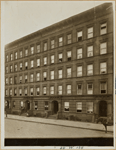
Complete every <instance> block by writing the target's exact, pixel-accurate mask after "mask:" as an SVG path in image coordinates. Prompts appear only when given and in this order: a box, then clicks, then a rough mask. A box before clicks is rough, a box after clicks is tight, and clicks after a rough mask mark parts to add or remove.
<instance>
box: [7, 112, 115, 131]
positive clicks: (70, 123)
mask: <svg viewBox="0 0 116 150" xmlns="http://www.w3.org/2000/svg"><path fill="white" fill-rule="evenodd" d="M7 119H15V120H22V121H26V122H36V123H37V122H38V123H42V124H51V125H58V126H65V127H72V128H81V129H88V130H96V131H104V132H105V128H104V126H103V125H102V124H95V123H89V122H81V121H69V120H60V119H58V120H53V119H46V118H39V117H26V116H18V115H11V114H8V115H7ZM107 132H113V126H108V127H107Z"/></svg>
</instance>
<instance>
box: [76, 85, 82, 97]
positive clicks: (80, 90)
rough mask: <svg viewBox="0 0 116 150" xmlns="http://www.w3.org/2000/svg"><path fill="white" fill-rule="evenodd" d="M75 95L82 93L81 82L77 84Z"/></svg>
mask: <svg viewBox="0 0 116 150" xmlns="http://www.w3.org/2000/svg"><path fill="white" fill-rule="evenodd" d="M77 95H82V84H78V85H77Z"/></svg>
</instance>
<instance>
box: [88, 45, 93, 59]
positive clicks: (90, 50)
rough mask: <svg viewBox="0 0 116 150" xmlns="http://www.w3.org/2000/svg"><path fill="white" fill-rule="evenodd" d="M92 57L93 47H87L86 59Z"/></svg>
mask: <svg viewBox="0 0 116 150" xmlns="http://www.w3.org/2000/svg"><path fill="white" fill-rule="evenodd" d="M91 56H93V46H88V47H87V57H91Z"/></svg>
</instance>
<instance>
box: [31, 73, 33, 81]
mask: <svg viewBox="0 0 116 150" xmlns="http://www.w3.org/2000/svg"><path fill="white" fill-rule="evenodd" d="M30 82H33V74H31V75H30Z"/></svg>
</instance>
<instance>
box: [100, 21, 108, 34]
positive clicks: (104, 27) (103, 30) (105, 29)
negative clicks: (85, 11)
mask: <svg viewBox="0 0 116 150" xmlns="http://www.w3.org/2000/svg"><path fill="white" fill-rule="evenodd" d="M106 33H107V24H106V23H103V24H101V27H100V34H101V35H103V34H106Z"/></svg>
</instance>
